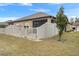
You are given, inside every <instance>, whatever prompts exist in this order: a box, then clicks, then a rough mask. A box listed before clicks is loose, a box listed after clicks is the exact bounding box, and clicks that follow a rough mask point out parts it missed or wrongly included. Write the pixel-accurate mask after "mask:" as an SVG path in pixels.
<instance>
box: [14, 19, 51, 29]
mask: <svg viewBox="0 0 79 59" xmlns="http://www.w3.org/2000/svg"><path fill="white" fill-rule="evenodd" d="M45 19H47V22H48V23H51V18H45ZM39 20H41V19H39ZM14 25H17V26H29V27H32V26H33V20H29V21H21V22H15V23H14Z"/></svg>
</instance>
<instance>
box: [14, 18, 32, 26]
mask: <svg viewBox="0 0 79 59" xmlns="http://www.w3.org/2000/svg"><path fill="white" fill-rule="evenodd" d="M14 25H16V26H22V27H23V26H29V27H32V20H29V21H21V22H15V23H14Z"/></svg>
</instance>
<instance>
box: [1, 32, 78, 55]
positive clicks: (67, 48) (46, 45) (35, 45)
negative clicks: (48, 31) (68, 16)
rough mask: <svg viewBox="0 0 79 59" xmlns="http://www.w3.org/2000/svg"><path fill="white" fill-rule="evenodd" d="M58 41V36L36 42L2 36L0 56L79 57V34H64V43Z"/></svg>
mask: <svg viewBox="0 0 79 59" xmlns="http://www.w3.org/2000/svg"><path fill="white" fill-rule="evenodd" d="M57 40H58V36H56V37H53V38H48V39H44V40H43V41H39V42H35V41H31V40H27V39H23V38H17V37H13V36H8V35H3V34H0V55H27V56H30V55H34V56H36V55H39V56H40V55H43V56H46V55H50V56H51V55H58V56H59V55H68V56H73V55H74V56H79V32H74V33H73V32H68V33H64V35H63V37H62V41H57Z"/></svg>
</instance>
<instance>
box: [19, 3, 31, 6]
mask: <svg viewBox="0 0 79 59" xmlns="http://www.w3.org/2000/svg"><path fill="white" fill-rule="evenodd" d="M20 5H22V6H32V3H20Z"/></svg>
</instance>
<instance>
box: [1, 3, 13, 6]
mask: <svg viewBox="0 0 79 59" xmlns="http://www.w3.org/2000/svg"><path fill="white" fill-rule="evenodd" d="M9 5H12V4H11V3H0V6H9Z"/></svg>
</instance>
